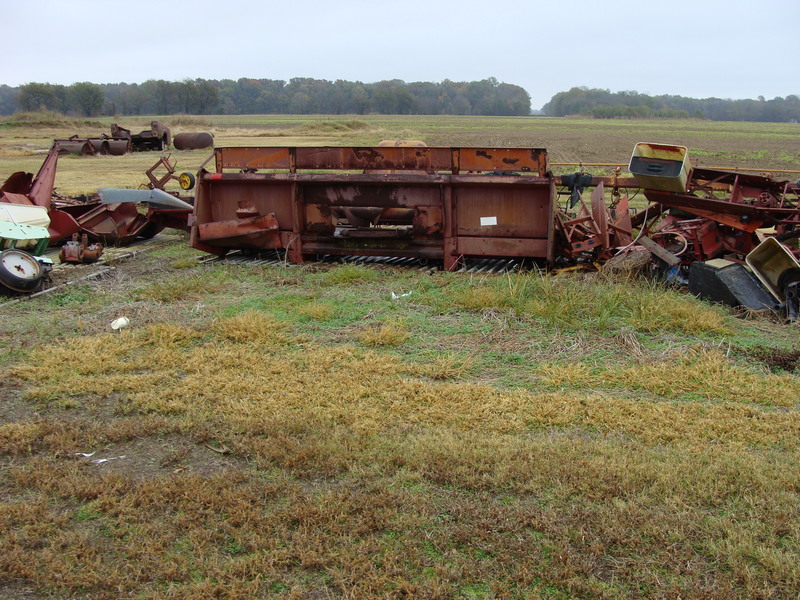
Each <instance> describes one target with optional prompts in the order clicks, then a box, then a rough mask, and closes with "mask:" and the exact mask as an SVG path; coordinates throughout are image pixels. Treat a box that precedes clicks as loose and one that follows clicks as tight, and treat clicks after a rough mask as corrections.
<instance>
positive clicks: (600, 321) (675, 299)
mask: <svg viewBox="0 0 800 600" xmlns="http://www.w3.org/2000/svg"><path fill="white" fill-rule="evenodd" d="M453 301H454V303H455V304H456V305H457V306H460V307H462V308H465V309H467V310H487V309H505V310H509V311H512V312H513V313H514V314H515V315H516V316H518V317H520V318H528V319H533V320H536V321H540V322H543V323H545V324H547V325H550V326H553V327H558V328H560V329H566V330H595V331H606V330H612V331H622V330H625V329H629V328H633V329H635V330H637V331H641V332H654V331H675V332H681V333H687V334H725V333H729V331H730V330H729V328H728V326H727V325H726V316H725V314H724V312H723V311H722V310H720V309H717V308H715V307H712V306H709V305H707V304H704V303H703V302H701V301H699V300H697V299H696V298H693V297H691V296H687V295H684V294H681V293H679V292H677V291H674V290H670V289H668V288H666V287H664V286H661V285H658V284H655V283H651V282H647V281H625V282H621V283H620V282H616V281H612V280H610V279H608V278H606V277H603V276H602V275H599V274H596V275H593V276H577V277H573V276H558V275H555V276H552V275H544V274H539V273H514V274H507V275H505V276H502V277H495V278H486V279H484V280H482V281H480V282H479V283H477V284H473V285H470V286H468V287H466V288H462V289H460V290H457V291H456V292H455V293H454V295H453Z"/></svg>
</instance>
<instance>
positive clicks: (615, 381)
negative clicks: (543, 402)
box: [539, 349, 800, 408]
mask: <svg viewBox="0 0 800 600" xmlns="http://www.w3.org/2000/svg"><path fill="white" fill-rule="evenodd" d="M539 373H540V377H541V379H542V381H544V382H546V383H548V384H550V385H554V386H562V385H567V386H571V387H582V388H590V389H592V388H623V389H629V390H643V391H646V392H649V393H651V394H656V395H658V396H663V397H665V398H679V397H681V396H685V395H688V394H691V395H693V396H696V397H700V398H703V399H705V400H708V401H711V402H730V403H737V402H741V403H754V404H762V405H764V406H775V407H778V406H780V407H788V408H796V407H797V405H798V402H800V380H798V378H797V377H795V376H792V375H789V374H773V373H758V372H755V371H753V370H751V369H748V368H745V367H740V366H736V365H733V364H732V363H731V362H730V360H729V359H728V358H726V356H725V354H724V353H723V352H721V351H719V350H707V349H699V350H695V351H690V352H688V353H686V354H684V355H682V356H680V357H677V360H676V359H674V358H673V359H671V360H662V361H658V362H647V363H641V364H637V365H634V366H624V367H623V366H619V367H611V368H606V367H600V366H598V367H596V368H591V367H589V366H588V365H586V364H583V363H566V364H565V363H551V364H546V365H543V366H541V367H540V369H539Z"/></svg>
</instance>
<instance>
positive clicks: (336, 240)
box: [191, 147, 555, 270]
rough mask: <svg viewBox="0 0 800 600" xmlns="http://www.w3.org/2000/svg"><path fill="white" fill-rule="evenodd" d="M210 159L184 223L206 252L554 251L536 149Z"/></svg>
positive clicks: (297, 256) (234, 151)
mask: <svg viewBox="0 0 800 600" xmlns="http://www.w3.org/2000/svg"><path fill="white" fill-rule="evenodd" d="M214 157H215V159H216V172H215V173H207V172H205V171H201V172H200V173H199V176H198V178H197V185H198V189H197V195H196V198H195V208H194V223H193V225H192V230H191V244H192V245H193V246H194V247H195V248H198V249H201V250H204V251H207V252H210V253H212V254H217V255H224V254H225V253H226V252H227V251H228V250H231V249H235V248H250V249H265V248H282V249H284V250H286V252H287V254H288V257H289V260H291V261H292V262H302V261H303V260H306V259H307V258H313V257H316V256H320V255H324V254H334V255H348V254H350V255H352V254H356V255H364V256H386V255H391V256H399V257H417V258H425V259H436V260H442V261H443V263H444V268H445V269H448V270H452V269H454V268H455V267H456V266H457V265H458V263H459V262H460V261H461V260H462V259H463V258H464V257H468V256H484V257H507V256H524V257H533V258H540V259H543V260H546V261H548V262H551V261H552V260H553V259H554V254H555V247H554V240H555V238H554V228H553V218H552V216H553V211H554V199H555V187H554V186H555V182H554V179H553V177H552V175H550V173H549V167H548V163H547V153H546V151H545V150H543V149H538V148H419V147H370V148H332V147H310V148H301V147H297V148H216V149H215V151H214ZM231 169H233V170H235V171H237V172H235V173H229V172H225V171H228V170H231ZM287 171H288V172H287ZM353 171H357V173H354V172H353ZM340 215H341V216H340Z"/></svg>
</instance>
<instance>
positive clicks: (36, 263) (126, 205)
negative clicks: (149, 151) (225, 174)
mask: <svg viewBox="0 0 800 600" xmlns="http://www.w3.org/2000/svg"><path fill="white" fill-rule="evenodd" d="M59 152H60V148H59V144H58V143H55V144H53V146H52V148H51V149H50V152H49V153H48V155H47V158H45V160H44V163H43V164H42V166H41V168H40V169H39V173H38V174H37V175H36V177H34V176H33V175H32V174H31V173H23V172H17V173H13V174H12V175H11V176H10V177H9V178H8V179H7V180H6V181H5V183H4V184H3V186H2V187H0V249H2V250H3V252H2V254H0V283H2V284H3V285H4V286H5V287H6V288H8V289H10V290H12V291H16V292H30V291H34V290H36V289H37V288H38V287H39V286H40V285H41V283H42V281H43V279H44V277H45V276H46V274H47V272H48V270H49V269H50V267H51V266H52V261H51V260H49V259H47V258H45V257H43V256H42V255H43V253H44V251H45V249H46V248H47V246H48V245H60V246H61V250H60V252H59V258H60V260H61V261H62V262H71V263H89V262H95V261H97V260H98V259H99V257H100V255H102V252H103V245H104V244H105V245H109V244H113V245H121V246H124V245H127V244H130V243H131V242H133V241H134V240H136V239H138V238H149V237H153V236H154V235H156V234H157V233H158V232H159V231H161V230H162V229H164V227H174V228H180V229H186V228H187V220H188V216H189V214H190V213H191V210H192V206H191V204H189V203H187V202H184V201H182V200H181V199H179V198H177V197H176V196H174V195H172V194H168V193H166V192H164V191H163V187H164V185H165V184H166V182H167V181H169V180H170V179H177V180H179V182H181V183H182V184H183V181H186V182H187V183H190V182H191V183H192V184H193V181H194V176H192V175H190V174H182V175H180V176H176V175H175V171H174V164H173V163H170V161H169V159H168V158H167V157H162V158H161V159H160V160H159V162H157V163H156V165H154V167H152V168H151V169H149V170H148V171H147V176H148V178H149V180H150V184H149V186H148V189H141V190H114V189H101V190H99V192H98V193H97V194H93V195H92V196H89V197H79V198H70V197H64V196H60V195H58V194H56V193H55V192H54V184H55V176H56V166H57V163H58V155H59ZM158 167H163V169H161V170H157V168H158ZM163 170H166V173H165V174H161V175H160V176H159V173H160V172H161V171H163ZM185 176H188V178H187V179H183V178H184V177H185ZM139 203H145V204H146V205H147V206H148V209H147V212H146V213H143V212H140V211H139V209H138V207H137V205H138V204H139ZM23 254H25V255H27V256H25V255H23Z"/></svg>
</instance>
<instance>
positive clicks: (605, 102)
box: [542, 87, 800, 123]
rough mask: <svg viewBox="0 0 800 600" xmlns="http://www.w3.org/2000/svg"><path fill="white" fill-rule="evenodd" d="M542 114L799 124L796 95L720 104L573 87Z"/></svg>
mask: <svg viewBox="0 0 800 600" xmlns="http://www.w3.org/2000/svg"><path fill="white" fill-rule="evenodd" d="M542 114H544V115H547V116H553V117H564V116H569V115H585V116H592V117H594V118H596V119H619V118H670V119H676V118H703V119H710V120H712V121H768V122H776V123H777V122H798V121H800V98H798V97H797V96H796V95H790V96H786V97H785V98H773V99H772V100H766V99H765V98H764V97H763V96H759V97H758V99H756V100H723V99H721V98H703V99H698V98H686V97H684V96H670V95H662V96H649V95H647V94H640V93H639V92H636V91H625V92H611V91H610V90H602V89H589V88H586V87H574V88H572V89H571V90H569V91H567V92H559V93H558V94H556V95H555V96H553V97H552V98H551V99H550V101H549V102H548V103H547V104H545V105H544V107H542Z"/></svg>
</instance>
